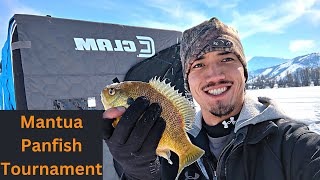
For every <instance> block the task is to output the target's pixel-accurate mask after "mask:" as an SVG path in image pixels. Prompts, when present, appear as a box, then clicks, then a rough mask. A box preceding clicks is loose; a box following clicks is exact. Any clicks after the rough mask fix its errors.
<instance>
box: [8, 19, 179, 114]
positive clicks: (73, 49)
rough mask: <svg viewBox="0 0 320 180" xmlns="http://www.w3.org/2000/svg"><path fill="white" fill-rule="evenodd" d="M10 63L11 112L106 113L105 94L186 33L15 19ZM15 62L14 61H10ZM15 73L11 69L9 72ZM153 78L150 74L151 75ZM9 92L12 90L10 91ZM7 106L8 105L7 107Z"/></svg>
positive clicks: (121, 26)
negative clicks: (115, 80)
mask: <svg viewBox="0 0 320 180" xmlns="http://www.w3.org/2000/svg"><path fill="white" fill-rule="evenodd" d="M10 23H11V24H10V26H9V27H12V28H11V30H12V32H10V33H11V35H10V36H8V37H9V39H8V41H7V42H9V43H10V45H9V48H7V49H8V50H7V49H6V50H7V51H9V52H8V54H10V53H11V54H12V56H11V55H9V56H7V58H6V61H7V62H9V63H10V62H12V69H3V71H12V72H13V76H12V77H11V78H12V79H14V80H13V82H14V86H13V85H11V86H13V87H6V89H11V90H12V89H13V91H12V92H14V95H12V94H11V96H10V97H9V98H7V97H6V96H7V94H8V93H6V92H4V94H3V95H4V96H5V98H4V99H11V100H13V99H14V101H15V104H14V103H11V104H12V105H10V106H5V107H10V108H11V107H12V109H17V110H19V109H29V110H42V109H43V110H51V109H90V108H92V109H103V106H102V103H101V102H100V91H101V90H102V89H103V87H104V86H105V85H107V84H110V83H112V79H113V78H114V77H118V79H119V80H120V81H123V80H124V76H125V74H126V73H127V71H128V70H129V69H130V68H131V67H133V66H134V65H135V64H137V63H140V62H141V61H143V60H144V59H146V58H149V57H152V56H154V55H155V54H157V53H158V52H160V51H161V50H163V49H166V48H168V47H170V46H172V45H174V44H176V43H177V42H178V41H179V39H180V36H181V32H178V31H169V30H161V29H151V28H143V27H133V26H124V25H117V24H108V23H96V22H88V21H79V20H70V19H62V18H54V17H50V16H34V15H21V14H17V15H14V17H13V18H12V20H11V21H10ZM9 58H12V59H9ZM8 67H10V66H8ZM146 73H148V72H146ZM6 86H10V84H9V85H6ZM4 103H6V102H4Z"/></svg>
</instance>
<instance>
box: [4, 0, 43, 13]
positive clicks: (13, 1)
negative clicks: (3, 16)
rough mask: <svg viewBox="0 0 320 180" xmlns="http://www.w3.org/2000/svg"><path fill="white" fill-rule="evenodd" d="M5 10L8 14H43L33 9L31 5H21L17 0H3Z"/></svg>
mask: <svg viewBox="0 0 320 180" xmlns="http://www.w3.org/2000/svg"><path fill="white" fill-rule="evenodd" d="M5 4H6V6H7V7H6V8H7V11H9V13H10V14H12V15H13V14H33V15H43V13H42V12H41V11H39V10H36V9H33V8H31V7H28V6H25V5H23V4H22V3H21V2H20V1H18V0H5Z"/></svg>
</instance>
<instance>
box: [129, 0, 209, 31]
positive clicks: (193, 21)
mask: <svg viewBox="0 0 320 180" xmlns="http://www.w3.org/2000/svg"><path fill="white" fill-rule="evenodd" d="M145 4H146V7H145V8H146V11H147V10H148V11H154V9H156V10H160V14H161V15H160V16H161V17H154V18H152V20H150V19H148V20H146V19H143V20H142V21H140V22H139V24H140V25H143V26H145V27H153V28H161V29H170V30H177V31H183V30H185V29H188V28H190V27H192V26H195V25H197V24H199V23H201V22H203V21H205V20H207V19H208V18H209V17H208V16H206V15H205V12H204V11H200V10H196V9H195V8H194V7H193V4H188V3H186V2H185V1H183V0H176V1H171V0H151V1H150V3H148V1H147V2H146V3H145ZM135 24H136V23H135Z"/></svg>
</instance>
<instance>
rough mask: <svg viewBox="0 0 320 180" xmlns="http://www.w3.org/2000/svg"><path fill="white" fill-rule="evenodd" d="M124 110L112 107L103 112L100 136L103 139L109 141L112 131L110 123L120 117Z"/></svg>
mask: <svg viewBox="0 0 320 180" xmlns="http://www.w3.org/2000/svg"><path fill="white" fill-rule="evenodd" d="M125 111H126V109H125V108H124V107H114V108H110V109H107V110H106V111H105V112H103V115H102V117H103V123H102V135H103V139H109V138H110V137H111V135H112V133H113V131H114V127H113V126H112V122H113V121H114V120H115V118H116V117H120V116H121V115H122V114H123V113H124V112H125Z"/></svg>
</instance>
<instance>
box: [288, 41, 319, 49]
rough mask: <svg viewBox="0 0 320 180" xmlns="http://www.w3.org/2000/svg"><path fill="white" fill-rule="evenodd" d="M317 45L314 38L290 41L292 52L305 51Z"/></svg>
mask: <svg viewBox="0 0 320 180" xmlns="http://www.w3.org/2000/svg"><path fill="white" fill-rule="evenodd" d="M315 46H316V44H315V41H314V40H294V41H290V44H289V50H290V51H291V52H298V51H304V50H306V49H312V48H314V47H315Z"/></svg>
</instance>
